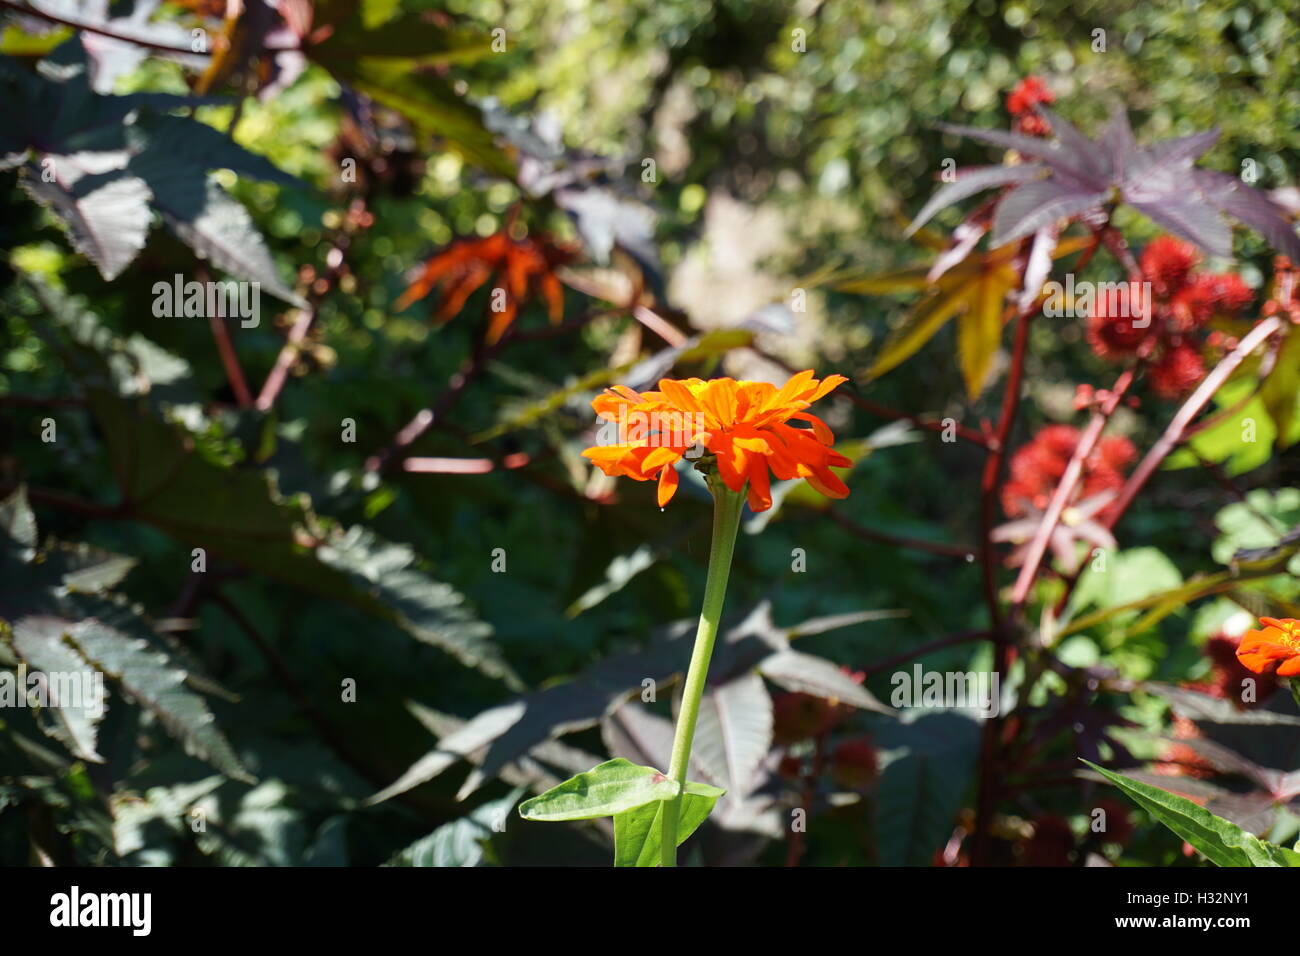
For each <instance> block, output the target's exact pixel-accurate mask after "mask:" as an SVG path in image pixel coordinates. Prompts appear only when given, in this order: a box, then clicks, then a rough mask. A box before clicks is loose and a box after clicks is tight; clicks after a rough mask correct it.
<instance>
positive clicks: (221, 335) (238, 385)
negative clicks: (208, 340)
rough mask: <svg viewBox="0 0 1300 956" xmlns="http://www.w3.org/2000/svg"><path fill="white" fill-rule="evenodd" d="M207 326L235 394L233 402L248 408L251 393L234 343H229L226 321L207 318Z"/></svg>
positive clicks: (251, 399)
mask: <svg viewBox="0 0 1300 956" xmlns="http://www.w3.org/2000/svg"><path fill="white" fill-rule="evenodd" d="M208 325H209V326H211V327H212V338H213V340H214V341H215V342H216V343H217V352H218V353H219V354H220V355H221V364H222V365H223V366H224V367H225V369H226V378H227V379H228V380H229V382H230V388H231V390H232V391H233V392H234V393H235V402H236V403H237V404H238V405H239V407H240V408H249V407H251V406H252V404H253V393H252V392H250V391H249V390H248V381H247V380H246V379H245V378H244V370H243V369H242V368H241V367H240V365H239V355H238V354H237V353H236V352H235V346H234V343H232V342H231V341H230V331H229V329H227V328H226V320H225V319H223V318H222V317H221V316H218V315H210V316H208Z"/></svg>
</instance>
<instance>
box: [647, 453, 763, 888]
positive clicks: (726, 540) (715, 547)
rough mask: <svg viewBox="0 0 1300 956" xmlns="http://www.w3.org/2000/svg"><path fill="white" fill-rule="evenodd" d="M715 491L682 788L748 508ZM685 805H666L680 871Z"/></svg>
mask: <svg viewBox="0 0 1300 956" xmlns="http://www.w3.org/2000/svg"><path fill="white" fill-rule="evenodd" d="M710 485H711V488H712V491H713V542H712V544H711V545H710V547H709V576H708V579H707V580H706V581H705V584H704V607H703V608H702V609H701V611H700V625H699V627H698V628H697V629H696V631H695V649H694V650H693V651H691V666H690V668H689V669H688V670H687V672H686V686H685V688H684V689H683V690H682V709H681V712H680V713H679V714H678V715H677V732H676V733H675V734H674V736H673V757H672V763H671V764H670V765H669V768H668V776H669V777H671V778H672V779H673V780H676V781H677V784H678V786H679V788H684V787H685V786H686V771H687V768H688V767H689V766H690V762H691V743H692V741H694V739H695V724H696V722H697V721H698V720H699V717H700V699H701V698H702V697H703V696H704V685H705V682H706V681H707V679H708V676H709V658H711V657H712V656H713V643H714V641H715V640H716V639H717V636H718V622H719V621H721V620H722V602H723V599H724V598H725V597H726V595H727V578H728V576H729V575H730V574H731V554H732V552H733V551H734V550H735V547H736V531H737V529H739V528H740V514H741V511H742V510H743V508H744V504H745V496H744V495H743V494H742V493H740V492H736V491H732V490H731V489H730V488H728V487H727V486H726V485H725V484H723V482H722V480H721V479H720V478H718V477H716V476H714V477H713V478H712V479H711V480H710ZM681 805H682V795H681V790H680V789H679V790H678V793H677V796H676V797H674V798H673V799H672V800H665V801H664V812H663V832H662V835H661V836H662V853H663V856H662V862H663V865H664V866H676V865H677V820H678V817H679V815H680V811H681Z"/></svg>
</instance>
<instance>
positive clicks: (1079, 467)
mask: <svg viewBox="0 0 1300 956" xmlns="http://www.w3.org/2000/svg"><path fill="white" fill-rule="evenodd" d="M1134 375H1135V372H1134V369H1132V368H1129V369H1126V370H1125V371H1124V373H1123V374H1122V375H1120V377H1119V379H1118V380H1117V381H1116V382H1115V385H1114V387H1113V388H1111V390H1110V394H1109V395H1107V396H1106V400H1105V401H1104V402H1103V403H1102V404H1101V406H1100V407H1099V408H1098V409H1097V410H1096V411H1094V412H1093V413H1092V418H1091V419H1090V420H1089V422H1088V427H1087V428H1085V429H1084V431H1083V434H1082V435H1080V436H1079V443H1078V444H1077V445H1076V446H1075V448H1074V454H1073V455H1072V456H1070V463H1069V464H1068V465H1067V466H1066V468H1065V474H1063V475H1062V476H1061V480H1060V481H1059V482H1058V483H1057V485H1056V490H1055V491H1054V492H1053V493H1052V499H1051V501H1049V502H1048V505H1047V511H1046V513H1044V515H1043V520H1042V522H1041V523H1040V524H1039V525H1038V530H1037V531H1035V532H1034V537H1033V539H1032V540H1031V541H1030V542H1029V551H1028V552H1027V553H1026V555H1025V561H1024V563H1023V564H1022V565H1021V566H1020V574H1019V575H1018V576H1017V578H1016V584H1015V587H1014V589H1013V590H1012V592H1011V607H1012V614H1018V613H1019V611H1020V609H1021V608H1022V607H1023V606H1024V603H1025V599H1026V598H1027V597H1028V596H1029V589H1030V588H1031V587H1032V586H1033V584H1034V579H1035V578H1036V577H1038V570H1039V568H1040V567H1041V565H1042V563H1043V556H1044V555H1045V554H1046V553H1047V544H1048V542H1049V541H1051V539H1052V533H1053V532H1054V531H1055V530H1056V526H1057V524H1059V523H1060V520H1061V514H1062V513H1063V512H1064V511H1065V507H1066V505H1067V504H1068V503H1069V501H1070V499H1071V497H1072V496H1073V495H1074V491H1075V489H1076V488H1077V487H1078V485H1079V482H1080V481H1081V480H1083V468H1084V463H1085V462H1086V461H1087V460H1088V456H1089V455H1091V454H1092V453H1093V450H1094V449H1096V447H1097V442H1098V440H1099V439H1100V438H1101V433H1102V430H1103V429H1105V427H1106V423H1107V422H1109V421H1110V417H1111V416H1112V415H1114V414H1115V409H1116V408H1117V407H1119V403H1120V401H1121V400H1122V399H1123V397H1124V395H1125V393H1126V392H1128V390H1129V387H1130V386H1131V385H1132V384H1133V378H1134Z"/></svg>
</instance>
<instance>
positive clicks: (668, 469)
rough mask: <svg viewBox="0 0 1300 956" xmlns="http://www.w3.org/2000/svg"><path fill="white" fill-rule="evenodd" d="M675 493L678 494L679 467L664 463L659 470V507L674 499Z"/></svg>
mask: <svg viewBox="0 0 1300 956" xmlns="http://www.w3.org/2000/svg"><path fill="white" fill-rule="evenodd" d="M675 494H677V469H676V468H674V467H673V466H672V465H664V467H663V469H662V470H661V471H660V472H659V507H660V508H662V507H663V506H664V505H666V504H668V502H670V501H672V500H673V495H675Z"/></svg>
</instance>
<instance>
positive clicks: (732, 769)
mask: <svg viewBox="0 0 1300 956" xmlns="http://www.w3.org/2000/svg"><path fill="white" fill-rule="evenodd" d="M771 746H772V697H771V695H769V694H768V692H767V687H766V686H764V684H763V678H762V677H760V676H759V675H758V674H757V673H755V672H751V673H748V674H743V675H741V676H740V677H737V678H735V679H734V680H729V681H727V682H726V683H722V684H714V685H713V686H711V687H709V688H708V690H707V691H705V693H704V696H703V698H702V699H701V701H700V715H699V723H698V724H697V725H696V728H695V746H694V749H693V751H692V756H693V757H694V758H697V759H698V760H699V763H700V766H701V767H703V768H704V769H705V771H706V772H707V773H708V776H709V779H710V780H717V781H718V782H719V783H725V784H726V789H727V790H730V791H732V792H733V793H735V794H737V795H738V796H743V795H744V794H745V793H746V792H747V791H748V788H749V786H750V783H751V782H752V781H753V779H754V774H755V773H756V771H757V770H758V765H759V764H760V763H762V761H763V758H764V757H766V756H767V752H768V749H769V748H770V747H771Z"/></svg>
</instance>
